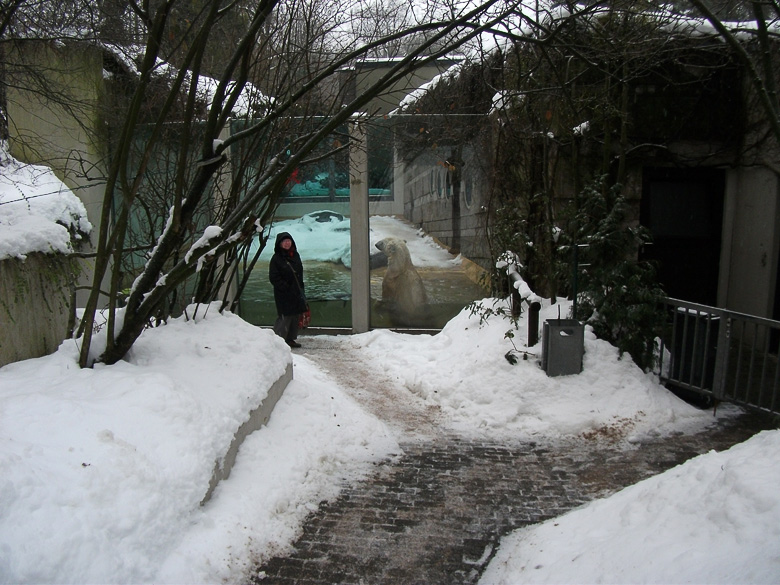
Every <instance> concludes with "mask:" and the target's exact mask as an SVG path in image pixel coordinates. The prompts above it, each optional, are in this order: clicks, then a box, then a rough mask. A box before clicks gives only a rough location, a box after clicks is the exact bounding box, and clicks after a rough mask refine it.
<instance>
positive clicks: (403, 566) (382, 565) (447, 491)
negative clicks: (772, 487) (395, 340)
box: [253, 337, 771, 585]
mask: <svg viewBox="0 0 780 585" xmlns="http://www.w3.org/2000/svg"><path fill="white" fill-rule="evenodd" d="M303 341H304V349H303V350H297V351H298V352H299V353H301V354H302V355H305V356H306V357H307V358H309V359H311V360H313V361H315V362H317V363H318V364H319V365H320V366H321V367H322V368H323V369H325V370H326V371H328V372H329V373H330V375H331V376H332V377H333V378H334V379H335V380H337V381H338V382H339V383H340V384H341V385H342V386H343V387H344V388H345V389H347V390H348V391H349V392H350V393H351V394H352V396H353V397H354V398H355V399H356V400H357V401H358V402H360V403H361V404H362V405H363V407H364V408H366V409H367V410H369V411H370V412H373V413H374V414H375V415H376V416H378V417H379V418H380V419H381V420H383V421H385V423H386V424H387V425H388V426H389V427H390V428H391V429H393V430H395V431H396V432H397V433H398V435H397V436H398V437H399V439H398V440H399V443H400V445H401V447H402V448H403V455H401V456H399V457H397V458H394V459H391V460H388V461H384V462H382V463H381V464H378V465H377V466H376V470H375V473H374V474H373V475H372V476H370V477H369V478H368V479H366V480H364V481H362V482H359V483H357V484H355V485H349V486H345V488H344V490H343V491H342V493H341V495H340V497H339V498H338V499H337V500H335V501H333V502H325V503H322V504H321V506H320V508H319V510H318V511H317V512H315V513H314V514H313V515H312V516H311V517H310V518H309V519H308V521H307V522H306V524H305V525H304V527H303V534H302V536H301V537H300V538H299V540H298V541H297V542H296V543H295V545H294V548H295V551H294V553H293V554H291V555H289V556H286V557H279V558H274V559H271V560H270V561H269V562H267V563H265V564H264V565H263V566H260V567H257V569H256V570H255V572H254V577H253V582H254V583H258V584H263V585H268V584H282V585H286V584H290V585H291V584H296V585H321V584H341V585H348V584H355V585H361V584H362V585H383V584H392V585H417V584H420V585H423V584H424V585H439V584H440V585H456V584H470V583H476V582H477V581H478V580H479V577H480V575H481V573H482V571H483V570H484V569H485V567H486V566H487V563H488V562H489V561H490V559H491V558H492V556H493V554H494V553H495V551H496V549H497V547H498V544H499V541H500V539H501V537H502V536H503V535H505V534H507V533H508V532H510V531H512V530H514V529H516V528H519V527H522V526H526V525H529V524H533V523H537V522H540V521H543V520H546V519H549V518H553V517H555V516H558V515H560V514H563V513H565V512H567V511H569V510H571V509H572V508H575V507H577V506H580V505H582V504H583V503H586V502H588V501H589V500H592V499H594V498H598V497H603V496H606V495H608V494H610V493H613V492H615V491H618V490H620V489H622V488H623V487H626V486H628V485H631V484H634V483H636V482H637V481H640V480H642V479H644V478H647V477H650V476H652V475H655V474H657V473H660V472H662V471H664V470H666V469H669V468H671V467H674V466H675V465H678V464H680V463H683V462H684V461H686V460H688V459H690V458H691V457H693V456H695V455H698V454H701V453H706V452H708V451H710V450H712V449H715V450H723V449H726V448H728V447H730V446H731V445H733V444H736V443H739V442H742V441H744V440H746V439H747V438H749V437H750V436H752V435H753V434H755V433H756V432H758V431H760V430H763V429H765V428H771V425H770V423H771V421H768V420H766V419H765V418H764V417H759V416H756V415H752V414H745V415H743V416H741V417H739V418H737V419H734V420H732V421H730V422H729V423H728V424H726V423H723V424H720V425H719V426H717V427H714V428H711V429H709V430H708V431H707V432H704V433H700V434H697V435H693V436H683V435H679V436H673V437H667V438H665V439H659V440H655V441H653V442H647V443H642V444H640V445H632V446H630V447H628V448H627V446H626V445H625V444H620V443H618V444H616V443H614V442H610V440H608V439H609V438H608V437H607V438H604V437H594V438H593V439H591V440H585V439H580V440H578V441H559V442H556V443H554V444H551V443H547V442H545V443H544V444H541V443H539V444H537V443H517V444H513V445H508V444H491V443H484V442H476V443H475V442H469V441H466V440H464V439H462V438H459V437H457V436H453V435H451V434H448V433H447V432H445V431H442V430H441V428H440V427H438V426H437V424H436V414H437V413H436V411H435V410H425V409H421V408H419V407H417V406H416V405H414V404H410V403H409V401H408V400H403V399H402V398H403V394H402V393H401V391H399V390H398V389H397V388H394V387H393V385H392V383H390V381H388V380H383V379H382V378H381V376H378V375H377V373H376V372H367V371H366V369H365V368H366V366H365V364H361V363H360V360H359V356H357V354H356V353H355V352H354V350H352V349H350V345H349V343H344V342H342V341H334V340H333V338H327V337H325V338H316V337H308V338H305V339H304V340H303Z"/></svg>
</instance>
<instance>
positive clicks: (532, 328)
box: [528, 301, 542, 347]
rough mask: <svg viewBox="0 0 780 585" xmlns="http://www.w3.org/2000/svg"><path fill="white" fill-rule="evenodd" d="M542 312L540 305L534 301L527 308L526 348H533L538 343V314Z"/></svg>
mask: <svg viewBox="0 0 780 585" xmlns="http://www.w3.org/2000/svg"><path fill="white" fill-rule="evenodd" d="M541 310H542V303H540V302H539V301H534V302H533V303H531V304H530V306H529V308H528V347H533V346H534V345H536V344H537V343H539V312H540V311H541Z"/></svg>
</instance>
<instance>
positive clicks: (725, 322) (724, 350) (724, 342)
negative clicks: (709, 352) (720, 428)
mask: <svg viewBox="0 0 780 585" xmlns="http://www.w3.org/2000/svg"><path fill="white" fill-rule="evenodd" d="M721 320H722V323H721V324H720V329H718V347H717V349H716V350H715V373H714V374H713V379H712V396H713V397H714V398H715V399H716V400H723V397H724V396H725V395H726V372H727V371H728V362H729V346H730V345H731V317H730V316H729V315H727V314H726V313H725V312H723V313H721Z"/></svg>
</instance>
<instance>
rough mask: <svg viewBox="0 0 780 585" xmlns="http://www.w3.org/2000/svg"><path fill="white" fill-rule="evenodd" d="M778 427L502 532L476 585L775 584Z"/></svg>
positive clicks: (779, 532) (779, 568)
mask: <svg viewBox="0 0 780 585" xmlns="http://www.w3.org/2000/svg"><path fill="white" fill-rule="evenodd" d="M779 458H780V431H765V432H763V433H760V434H759V435H756V436H755V437H753V438H752V439H750V440H749V441H746V442H745V443H742V444H740V445H736V446H735V447H732V448H731V449H729V450H728V451H725V452H723V453H715V452H711V453H708V454H706V455H702V456H700V457H697V458H695V459H692V460H691V461H688V462H687V463H685V464H683V465H681V466H679V467H676V468H674V469H672V470H670V471H668V472H666V473H663V474H661V475H658V476H655V477H652V478H650V479H647V480H644V481H642V482H640V483H638V484H636V485H633V486H631V487H628V488H626V489H624V490H622V491H621V492H619V493H617V494H615V495H614V496H612V497H610V498H607V499H604V500H599V501H596V502H593V503H591V504H589V505H588V506H586V507H584V508H580V509H578V510H575V511H573V512H570V513H569V514H566V515H564V516H561V517H559V518H555V519H554V520H549V521H547V522H545V523H543V524H540V525H538V526H534V527H531V528H528V529H523V530H519V531H517V532H515V533H513V534H512V535H510V536H508V537H506V538H504V539H503V540H502V542H501V547H500V549H499V550H498V552H497V553H496V556H495V557H494V558H493V560H492V561H491V563H490V565H489V566H488V568H487V570H486V571H485V573H484V574H483V576H482V578H481V580H480V584H481V585H521V584H523V583H536V584H541V583H711V584H714V583H746V584H749V583H778V582H780V552H778V551H780V547H778V544H780V498H778V497H777V486H778V485H780V465H778V464H777V462H778V459H779Z"/></svg>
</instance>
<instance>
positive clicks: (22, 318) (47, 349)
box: [0, 254, 77, 366]
mask: <svg viewBox="0 0 780 585" xmlns="http://www.w3.org/2000/svg"><path fill="white" fill-rule="evenodd" d="M76 274H77V264H76V260H75V259H74V258H72V257H69V256H64V255H60V254H30V255H28V256H27V258H26V259H25V260H21V259H19V258H7V259H4V260H0V366H4V365H6V364H9V363H12V362H16V361H20V360H25V359H29V358H35V357H41V356H43V355H47V354H50V353H53V352H54V351H55V350H56V349H57V347H59V345H60V343H61V342H62V341H63V340H64V339H65V338H66V337H68V334H69V327H70V323H71V319H70V317H71V311H72V303H71V291H73V288H74V283H75V280H76Z"/></svg>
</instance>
